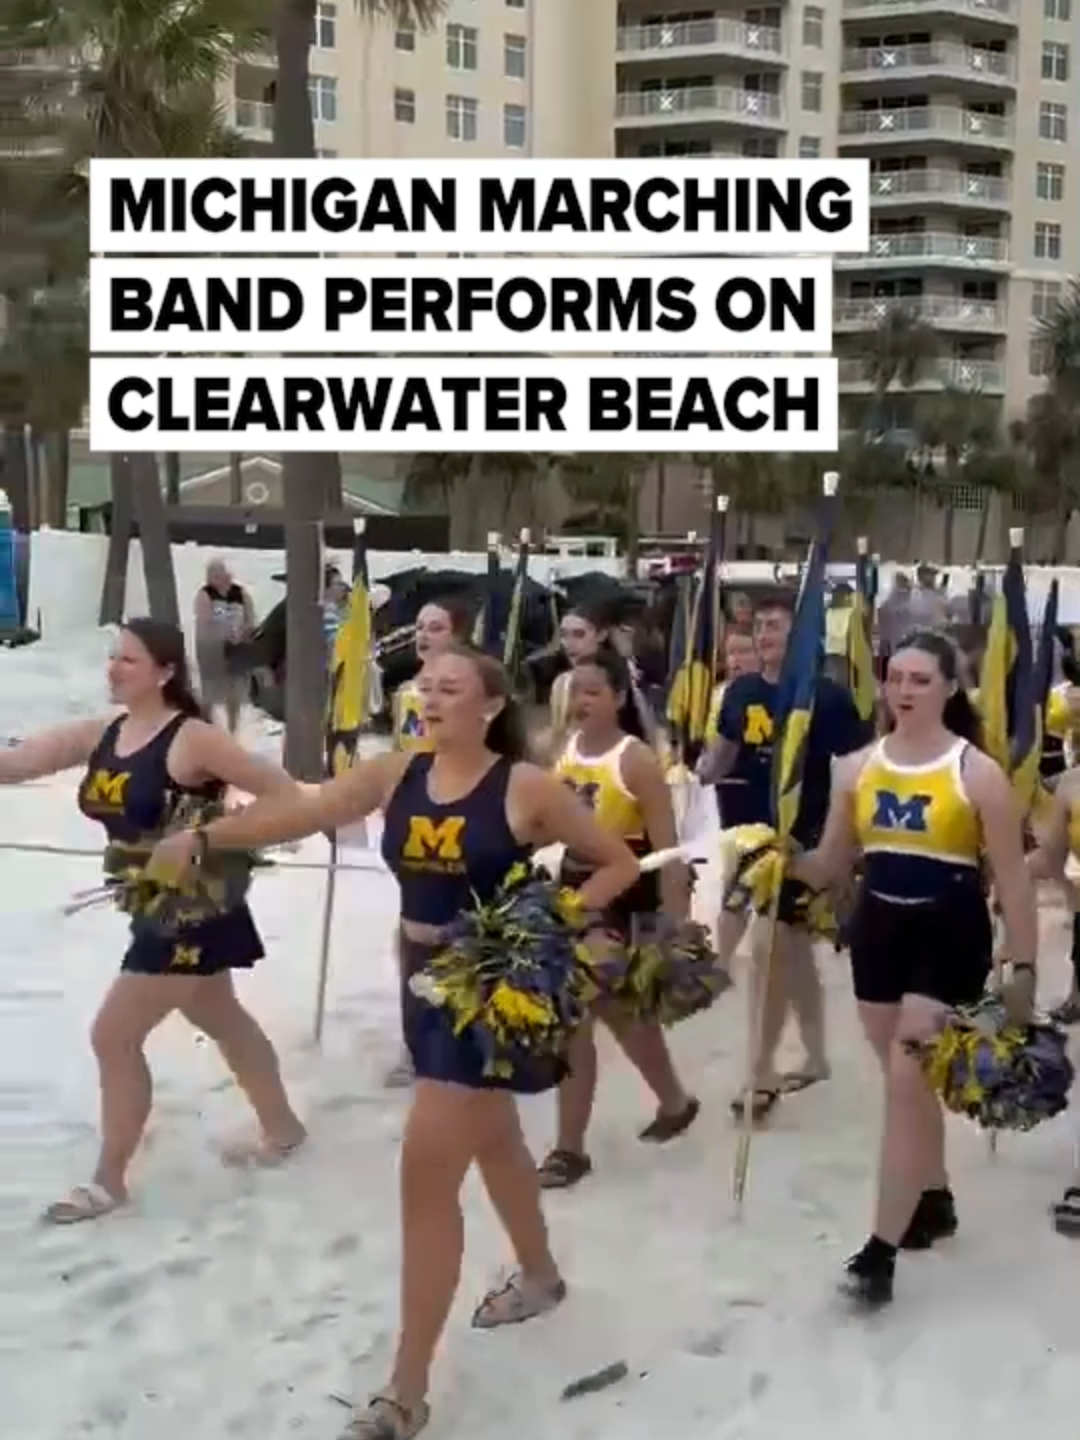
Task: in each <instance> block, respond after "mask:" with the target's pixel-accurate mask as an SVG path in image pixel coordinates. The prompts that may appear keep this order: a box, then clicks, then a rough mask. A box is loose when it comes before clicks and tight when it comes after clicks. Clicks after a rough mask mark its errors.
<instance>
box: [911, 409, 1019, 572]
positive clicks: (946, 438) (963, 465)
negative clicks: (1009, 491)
mask: <svg viewBox="0 0 1080 1440" xmlns="http://www.w3.org/2000/svg"><path fill="white" fill-rule="evenodd" d="M915 428H916V434H917V436H918V443H919V448H920V449H921V450H922V452H923V453H924V455H925V456H926V464H925V465H924V468H923V474H924V475H926V476H928V477H933V476H937V477H938V478H940V479H942V480H944V481H945V484H944V486H934V487H933V489H932V492H931V493H932V497H933V499H934V502H935V504H938V505H940V506H941V507H942V508H943V510H944V512H945V529H944V535H943V543H942V548H943V555H942V559H943V561H944V563H945V564H946V565H951V564H952V563H953V558H954V556H953V551H954V549H955V543H956V508H955V505H954V504H953V501H954V498H955V494H956V490H957V488H958V487H959V485H960V484H961V483H967V484H972V485H986V486H987V487H989V485H990V484H991V482H994V483H995V484H996V482H997V481H998V480H999V478H1000V477H1001V475H1002V473H1003V472H1002V468H1001V466H1000V464H999V463H998V461H999V457H1000V452H1001V412H1000V407H999V406H998V404H997V403H996V402H995V401H993V400H992V399H990V398H988V397H987V396H985V395H981V394H980V393H979V392H978V391H977V390H960V389H957V388H955V387H949V388H946V389H945V390H943V391H942V392H941V394H940V395H935V396H934V397H933V399H930V400H927V402H926V403H925V404H924V405H921V406H920V407H919V409H918V410H917V412H916V417H915ZM986 502H987V503H986V504H985V505H984V506H983V509H984V510H985V511H988V510H989V508H990V496H989V495H987V497H986ZM983 539H984V543H985V536H984V537H983Z"/></svg>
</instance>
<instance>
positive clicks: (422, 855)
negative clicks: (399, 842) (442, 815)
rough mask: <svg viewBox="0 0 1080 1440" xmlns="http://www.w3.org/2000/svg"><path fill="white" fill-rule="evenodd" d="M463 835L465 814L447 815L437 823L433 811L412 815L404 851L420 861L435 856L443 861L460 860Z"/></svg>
mask: <svg viewBox="0 0 1080 1440" xmlns="http://www.w3.org/2000/svg"><path fill="white" fill-rule="evenodd" d="M464 838H465V817H464V815H448V816H447V817H446V819H445V820H440V821H438V823H436V822H435V821H434V820H432V818H431V816H430V815H411V816H410V817H409V833H408V835H407V836H406V837H405V844H404V845H403V847H402V850H401V854H402V857H403V858H404V859H406V860H412V861H413V862H414V863H419V864H423V863H424V862H425V861H426V862H428V863H430V862H431V861H433V860H434V861H437V862H439V863H441V864H444V865H452V864H460V863H461V860H462V841H463V840H464Z"/></svg>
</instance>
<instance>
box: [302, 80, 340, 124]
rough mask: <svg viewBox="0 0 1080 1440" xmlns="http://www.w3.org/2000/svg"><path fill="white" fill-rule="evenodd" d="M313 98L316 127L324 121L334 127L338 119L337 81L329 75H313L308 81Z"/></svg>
mask: <svg viewBox="0 0 1080 1440" xmlns="http://www.w3.org/2000/svg"><path fill="white" fill-rule="evenodd" d="M308 95H309V96H310V97H311V118H312V119H313V120H314V121H315V123H316V125H317V124H318V123H319V121H320V120H321V121H323V122H324V123H325V124H327V125H332V124H333V123H334V121H335V120H336V119H337V81H336V80H334V79H332V78H331V77H330V76H329V75H312V77H311V79H310V80H309V81H308Z"/></svg>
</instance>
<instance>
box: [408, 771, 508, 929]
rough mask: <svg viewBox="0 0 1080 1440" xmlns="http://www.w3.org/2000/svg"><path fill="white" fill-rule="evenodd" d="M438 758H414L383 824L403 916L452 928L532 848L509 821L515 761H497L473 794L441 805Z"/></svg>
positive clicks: (487, 897) (418, 922)
mask: <svg viewBox="0 0 1080 1440" xmlns="http://www.w3.org/2000/svg"><path fill="white" fill-rule="evenodd" d="M433 759H434V756H432V755H414V756H413V758H412V759H411V760H410V762H409V765H408V768H407V769H406V771H405V773H404V775H403V776H402V777H401V780H400V782H399V784H398V786H397V789H396V790H395V791H394V793H393V795H392V796H391V797H390V803H389V804H388V805H387V807H386V815H385V824H384V827H383V837H382V853H383V859H384V860H385V861H386V863H387V865H389V867H390V869H391V870H392V871H393V872H394V875H395V876H396V877H397V882H398V884H399V886H400V887H401V918H402V920H408V921H411V922H412V923H413V924H414V925H449V924H450V922H451V921H452V920H453V919H455V917H456V916H457V915H459V914H460V913H461V911H462V910H466V909H468V908H469V907H470V906H471V905H473V904H476V903H479V904H481V905H483V904H486V903H487V901H489V900H490V899H491V898H492V896H493V895H494V894H495V892H496V890H498V888H499V886H500V884H501V883H502V882H503V880H505V879H506V876H507V874H508V873H509V871H510V870H512V869H513V867H514V866H515V865H517V864H519V863H520V862H521V861H523V860H527V859H528V858H529V857H530V856H531V854H532V849H533V847H532V846H531V845H522V843H521V842H520V841H519V840H518V839H517V837H516V836H515V835H514V832H513V831H512V830H511V829H510V825H509V823H508V821H507V818H506V792H507V788H508V786H509V784H510V771H511V770H512V768H513V762H512V761H510V760H503V759H499V760H496V761H495V763H494V764H493V765H492V767H491V769H490V770H489V771H488V772H487V774H486V775H485V776H484V777H483V779H482V780H481V781H480V783H479V784H478V785H477V786H476V787H475V789H473V790H471V791H470V792H469V794H468V795H465V796H463V797H462V798H461V799H460V800H455V801H454V803H453V804H452V805H437V804H436V803H435V801H434V800H432V798H431V795H430V794H429V792H428V776H429V774H430V773H431V762H432V760H433Z"/></svg>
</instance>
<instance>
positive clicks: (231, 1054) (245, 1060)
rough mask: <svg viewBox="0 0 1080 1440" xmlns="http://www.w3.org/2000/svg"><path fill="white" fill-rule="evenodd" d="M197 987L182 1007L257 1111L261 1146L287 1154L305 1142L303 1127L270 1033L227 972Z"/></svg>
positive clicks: (268, 1150)
mask: <svg viewBox="0 0 1080 1440" xmlns="http://www.w3.org/2000/svg"><path fill="white" fill-rule="evenodd" d="M193 984H194V985H195V986H196V987H197V988H196V990H195V994H194V995H193V996H192V998H191V999H190V1000H189V1001H188V1002H187V1003H186V1004H185V1005H183V1006H182V1007H181V1008H182V1009H183V1012H184V1015H185V1016H186V1017H187V1019H188V1020H189V1021H190V1022H191V1024H192V1025H194V1026H195V1028H196V1029H197V1030H202V1031H204V1032H205V1034H207V1035H209V1037H210V1039H211V1040H213V1041H214V1043H215V1044H216V1045H217V1047H218V1049H219V1050H220V1051H221V1056H222V1059H223V1060H224V1061H225V1063H226V1065H227V1066H228V1067H229V1069H230V1070H231V1071H232V1073H233V1075H234V1077H235V1078H236V1083H237V1084H238V1085H239V1086H240V1088H241V1090H243V1092H244V1094H245V1095H246V1096H247V1098H248V1100H249V1101H250V1102H251V1107H252V1109H253V1110H254V1111H255V1115H256V1118H257V1119H258V1122H259V1129H260V1132H261V1141H262V1146H263V1148H264V1149H265V1150H266V1152H267V1153H268V1154H273V1153H277V1154H286V1153H288V1152H289V1151H291V1150H294V1149H295V1148H296V1147H297V1145H299V1144H300V1143H301V1142H302V1141H303V1139H304V1138H305V1131H304V1127H303V1125H302V1124H301V1122H300V1120H299V1119H298V1118H297V1115H296V1112H295V1111H294V1110H293V1108H292V1106H291V1104H290V1103H289V1097H288V1095H287V1094H286V1093H285V1086H284V1085H283V1084H282V1080H281V1067H280V1065H279V1063H278V1057H277V1052H276V1051H275V1049H274V1047H273V1045H272V1044H271V1043H270V1040H269V1038H268V1037H267V1035H266V1032H265V1030H263V1028H262V1026H261V1025H260V1024H259V1022H258V1021H257V1020H256V1019H255V1017H254V1016H253V1015H252V1014H251V1013H250V1012H249V1011H248V1010H245V1009H244V1007H243V1005H241V1004H240V1001H239V1000H238V999H237V996H236V991H235V989H234V988H233V981H232V976H231V975H230V974H228V973H225V974H222V975H214V976H211V977H209V978H206V979H199V980H195V981H193Z"/></svg>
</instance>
